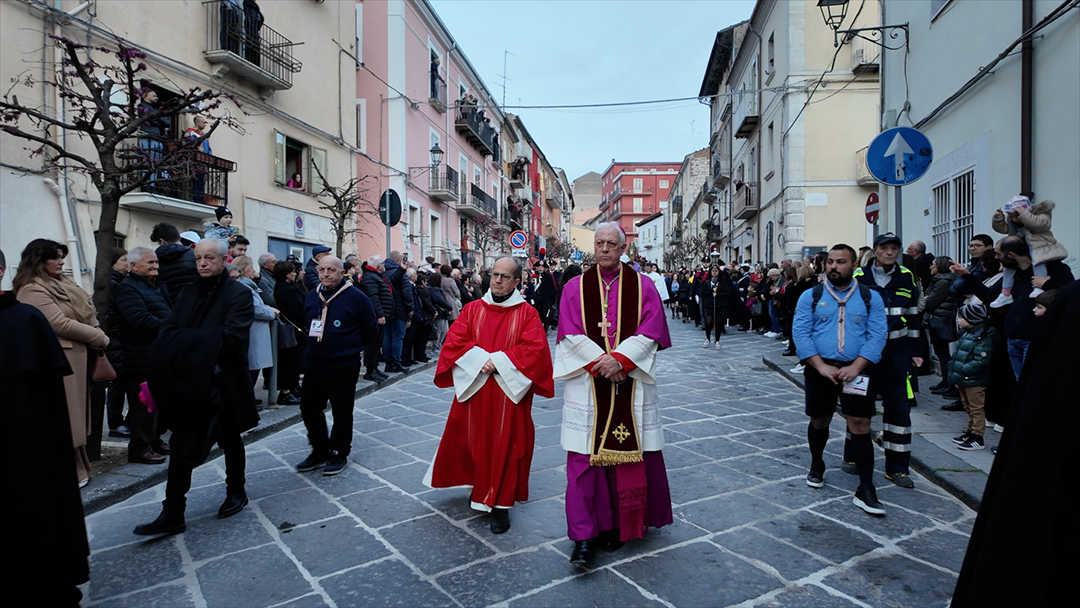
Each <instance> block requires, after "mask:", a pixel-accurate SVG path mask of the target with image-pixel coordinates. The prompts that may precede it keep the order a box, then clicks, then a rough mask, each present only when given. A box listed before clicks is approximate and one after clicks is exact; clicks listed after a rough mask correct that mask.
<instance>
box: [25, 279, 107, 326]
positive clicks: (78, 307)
mask: <svg viewBox="0 0 1080 608" xmlns="http://www.w3.org/2000/svg"><path fill="white" fill-rule="evenodd" d="M34 283H36V284H37V285H40V286H41V288H42V289H44V290H45V291H47V292H49V295H51V296H52V297H54V298H56V299H57V300H59V301H61V302H67V303H68V305H70V306H71V308H72V310H74V311H75V320H76V321H78V322H80V323H83V324H85V325H90V326H92V327H97V326H98V320H97V312H96V311H95V310H94V303H93V301H91V300H90V296H89V295H88V294H87V293H86V292H85V291H83V289H82V287H79V286H78V285H76V284H75V281H72V280H71V279H69V278H67V277H66V276H63V275H61V276H60V278H59V279H55V278H53V277H34Z"/></svg>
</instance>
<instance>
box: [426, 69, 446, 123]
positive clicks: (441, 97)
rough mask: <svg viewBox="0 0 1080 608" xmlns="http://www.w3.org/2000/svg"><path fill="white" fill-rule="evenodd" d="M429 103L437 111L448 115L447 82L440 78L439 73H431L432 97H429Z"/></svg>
mask: <svg viewBox="0 0 1080 608" xmlns="http://www.w3.org/2000/svg"><path fill="white" fill-rule="evenodd" d="M428 102H429V103H430V104H431V105H432V107H434V108H435V109H436V110H438V111H440V112H442V113H443V114H445V113H446V81H445V80H443V78H442V76H439V72H438V71H434V70H433V71H432V72H431V95H430V96H429V97H428Z"/></svg>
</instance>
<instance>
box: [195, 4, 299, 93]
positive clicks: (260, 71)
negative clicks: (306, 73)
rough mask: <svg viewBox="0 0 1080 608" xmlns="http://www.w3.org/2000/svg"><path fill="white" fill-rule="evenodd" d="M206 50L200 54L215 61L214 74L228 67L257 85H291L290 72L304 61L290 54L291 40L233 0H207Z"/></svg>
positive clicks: (267, 87) (276, 87) (272, 88)
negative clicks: (215, 69)
mask: <svg viewBox="0 0 1080 608" xmlns="http://www.w3.org/2000/svg"><path fill="white" fill-rule="evenodd" d="M203 6H204V7H205V10H206V50H205V51H203V56H204V57H205V58H206V60H207V61H208V62H210V63H215V64H218V65H219V66H220V67H219V68H218V72H217V74H216V75H217V76H221V75H222V74H224V73H225V72H228V71H231V72H233V73H235V74H236V75H237V76H240V77H241V78H244V79H245V80H248V81H249V82H251V83H253V84H254V85H256V86H257V87H259V88H260V89H265V90H269V91H270V92H271V93H272V92H273V91H276V90H284V89H289V88H292V75H293V74H295V73H297V72H299V71H300V68H301V67H303V64H301V63H300V61H299V60H298V59H296V58H295V57H293V52H292V47H293V44H294V43H293V42H292V41H291V40H289V39H288V38H286V37H285V36H282V35H281V34H280V33H278V32H277V31H275V30H274V29H273V28H271V27H269V26H267V25H265V24H264V23H263V20H262V16H261V15H253V14H247V13H245V12H244V10H243V8H242V3H240V2H236V1H234V0H208V1H206V2H203Z"/></svg>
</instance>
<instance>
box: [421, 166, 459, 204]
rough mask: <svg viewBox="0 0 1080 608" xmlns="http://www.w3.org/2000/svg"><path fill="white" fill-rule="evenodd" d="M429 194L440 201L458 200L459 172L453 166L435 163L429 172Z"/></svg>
mask: <svg viewBox="0 0 1080 608" xmlns="http://www.w3.org/2000/svg"><path fill="white" fill-rule="evenodd" d="M428 196H430V197H431V198H433V199H436V200H440V201H446V202H457V200H458V172H457V171H456V170H455V169H454V168H453V167H442V166H440V165H433V166H432V167H431V170H430V171H429V172H428Z"/></svg>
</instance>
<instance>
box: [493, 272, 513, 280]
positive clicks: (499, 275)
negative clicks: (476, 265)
mask: <svg viewBox="0 0 1080 608" xmlns="http://www.w3.org/2000/svg"><path fill="white" fill-rule="evenodd" d="M491 279H492V280H495V279H499V280H500V281H513V280H516V279H517V277H515V276H514V275H512V274H503V273H501V272H493V273H491Z"/></svg>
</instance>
